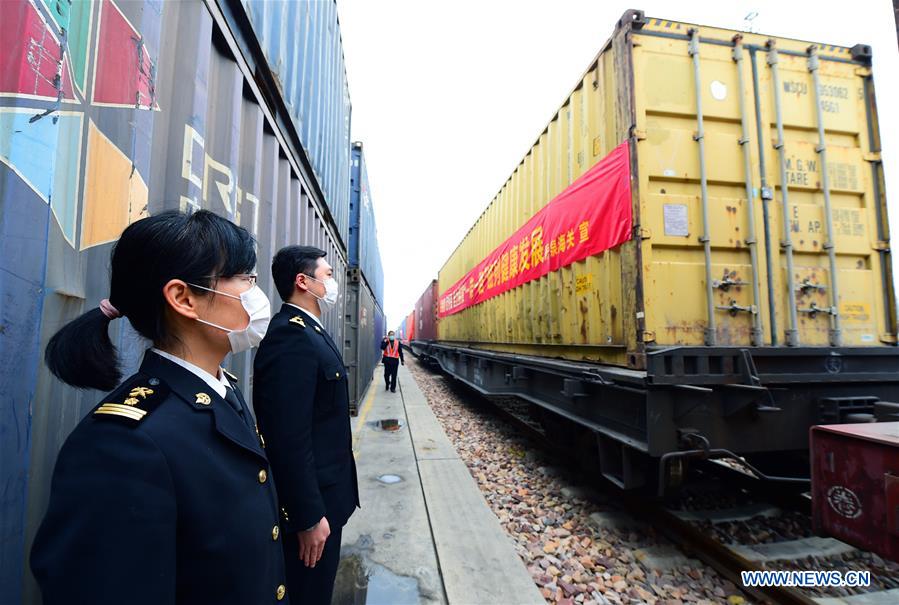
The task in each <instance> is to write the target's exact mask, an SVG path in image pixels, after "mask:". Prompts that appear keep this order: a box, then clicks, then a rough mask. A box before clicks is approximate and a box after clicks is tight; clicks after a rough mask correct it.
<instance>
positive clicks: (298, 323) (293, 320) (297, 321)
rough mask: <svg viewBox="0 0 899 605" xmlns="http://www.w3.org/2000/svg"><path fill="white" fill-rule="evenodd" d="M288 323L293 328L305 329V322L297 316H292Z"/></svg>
mask: <svg viewBox="0 0 899 605" xmlns="http://www.w3.org/2000/svg"><path fill="white" fill-rule="evenodd" d="M288 321H289V322H290V323H292V324H294V325H295V326H300V327H301V328H305V327H306V322H305V321H303V318H302V317H300V316H299V315H294V316H293V317H291V318H290V319H289V320H288Z"/></svg>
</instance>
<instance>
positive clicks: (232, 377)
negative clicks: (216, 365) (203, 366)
mask: <svg viewBox="0 0 899 605" xmlns="http://www.w3.org/2000/svg"><path fill="white" fill-rule="evenodd" d="M222 374H224V375H225V378H227V379H228V382H230V383H231V384H237V376H235V375H234V374H232V373H231V372H229V371H228V370H226V369H225V368H222Z"/></svg>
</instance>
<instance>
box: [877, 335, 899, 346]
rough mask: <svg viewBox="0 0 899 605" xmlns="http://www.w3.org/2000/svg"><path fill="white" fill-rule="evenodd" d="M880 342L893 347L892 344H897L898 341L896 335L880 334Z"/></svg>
mask: <svg viewBox="0 0 899 605" xmlns="http://www.w3.org/2000/svg"><path fill="white" fill-rule="evenodd" d="M880 342H882V343H886V344H890V345H894V344H896V343H897V342H899V339H897V338H896V335H895V334H881V335H880Z"/></svg>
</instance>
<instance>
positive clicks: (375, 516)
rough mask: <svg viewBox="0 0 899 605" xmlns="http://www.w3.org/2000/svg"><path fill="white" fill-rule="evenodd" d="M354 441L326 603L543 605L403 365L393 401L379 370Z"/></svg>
mask: <svg viewBox="0 0 899 605" xmlns="http://www.w3.org/2000/svg"><path fill="white" fill-rule="evenodd" d="M353 443H354V446H353V448H354V452H355V454H356V465H357V469H358V472H359V490H360V499H361V502H362V508H361V509H360V510H357V511H356V514H355V515H353V517H352V519H350V522H349V523H348V524H347V526H346V527H345V528H344V532H343V547H342V559H341V567H340V570H339V571H338V581H337V586H336V588H335V595H334V601H333V605H348V604H352V605H361V604H368V605H382V604H383V605H388V604H389V605H405V604H407V603H409V604H411V603H421V604H443V603H448V604H449V605H469V604H480V603H484V604H491V605H492V604H510V605H512V604H516V605H517V604H532V603H533V604H538V603H541V604H542V603H545V601H544V600H543V598H542V596H541V595H540V593H539V591H538V590H537V587H536V585H535V584H534V582H533V581H532V579H531V577H530V575H529V574H528V572H527V570H526V569H525V567H524V564H523V563H522V562H521V559H519V558H518V555H517V554H516V552H515V548H514V545H513V543H512V541H511V539H510V538H509V537H508V536H507V535H506V534H505V532H504V531H503V529H502V527H501V526H500V524H499V520H498V519H497V518H496V516H495V515H494V514H493V512H492V511H491V510H490V508H489V507H488V506H487V503H486V502H485V500H484V498H483V496H482V495H481V492H480V490H479V489H478V486H477V484H476V483H475V481H474V479H473V478H472V477H471V475H470V474H469V472H468V469H467V468H466V466H465V463H464V462H463V461H462V460H461V459H460V458H459V456H458V454H457V453H456V451H455V449H454V448H453V446H452V444H451V443H450V441H449V439H448V438H447V437H446V434H445V433H444V432H443V429H442V428H441V426H440V423H439V422H438V420H437V418H436V417H435V416H434V414H433V412H432V411H431V408H430V407H429V406H428V404H427V400H426V399H425V397H424V395H423V394H422V392H421V390H420V389H419V388H418V385H417V384H416V383H415V381H414V379H413V378H412V375H411V374H410V373H409V372H408V371H407V370H406V368H405V367H402V366H401V367H400V373H399V387H398V389H397V392H396V393H390V392H387V391H385V390H384V386H383V382H382V379H381V372H380V368H379V371H378V373H377V374H376V376H375V379H374V381H373V382H372V384H371V386H370V387H369V391H368V393H367V394H366V397H365V400H364V401H363V404H362V406H361V408H360V411H359V416H358V418H354V419H353Z"/></svg>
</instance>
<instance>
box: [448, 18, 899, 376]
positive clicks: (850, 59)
mask: <svg viewBox="0 0 899 605" xmlns="http://www.w3.org/2000/svg"><path fill="white" fill-rule="evenodd" d="M870 64H871V51H870V47H867V46H865V45H857V46H855V47H853V48H846V47H840V46H833V45H828V44H813V43H810V42H802V41H798V40H790V39H783V38H772V37H769V36H765V35H763V34H748V33H739V32H736V31H730V30H726V29H719V28H713V27H705V26H697V25H690V24H686V23H680V22H676V21H666V20H661V19H653V18H649V17H646V16H644V15H643V13H642V12H640V11H628V12H627V13H625V15H624V16H623V17H622V19H621V20H620V21H619V23H618V24H617V26H616V27H615V31H614V33H613V35H612V37H611V38H610V39H609V41H608V42H607V43H606V44H605V46H604V47H603V49H602V51H601V52H600V53H599V55H598V56H597V57H596V58H595V59H594V61H593V62H592V64H591V65H590V67H589V69H588V70H587V72H586V73H585V74H584V76H583V77H582V78H581V80H580V81H579V82H577V83H576V85H575V87H574V90H573V92H571V94H570V95H568V97H567V98H566V99H565V101H564V103H563V104H562V106H561V108H560V109H559V111H558V112H557V114H556V115H555V116H554V117H553V119H552V121H551V122H550V123H549V124H548V125H547V127H546V129H545V130H544V131H543V132H542V133H541V134H540V136H539V137H538V138H537V140H536V141H535V143H534V145H533V147H532V148H531V149H530V151H529V152H528V154H527V155H526V156H525V157H524V159H522V161H521V163H520V164H519V165H518V167H517V168H516V170H515V172H514V173H513V174H512V175H511V176H510V177H509V179H508V180H507V181H506V183H505V184H504V186H503V187H502V189H501V190H500V191H499V193H497V194H496V196H495V197H494V199H493V200H492V201H491V203H490V205H489V206H488V207H487V209H486V210H485V211H484V213H483V214H482V215H481V217H480V218H479V219H478V220H477V222H476V223H475V225H474V226H473V227H472V229H471V230H470V231H469V233H468V234H467V235H466V237H465V239H464V240H463V241H462V242H461V244H460V245H459V246H458V248H457V249H456V250H455V251H454V252H453V254H452V255H451V256H450V258H449V260H447V262H446V264H445V265H444V266H443V268H442V269H441V271H440V274H439V288H440V291H441V292H444V291H445V290H447V289H448V288H450V287H451V286H452V285H453V284H454V283H456V281H458V280H459V279H460V278H461V277H463V276H464V275H465V274H466V273H467V272H468V271H469V270H470V269H472V267H474V266H476V265H477V264H478V263H479V262H480V261H481V260H483V259H484V258H485V257H486V256H487V255H488V254H489V253H490V252H491V251H492V250H493V249H494V248H496V247H497V246H498V245H500V244H501V243H502V242H503V241H504V240H505V239H506V238H507V237H509V236H510V235H511V234H512V233H514V232H515V230H516V229H518V228H519V227H520V226H521V225H523V224H524V223H525V222H526V221H527V220H528V219H529V218H530V217H531V216H533V215H534V214H535V213H536V212H537V211H538V210H539V209H540V208H542V207H543V206H545V205H546V204H547V203H548V202H549V201H550V200H552V199H553V198H554V197H555V196H556V195H558V194H559V193H561V192H562V191H564V190H565V188H566V187H568V185H569V184H571V183H572V182H573V181H574V180H575V179H577V178H578V177H579V176H580V175H582V174H583V173H584V172H585V171H587V170H588V169H589V168H590V167H591V166H593V165H594V164H595V163H596V162H598V161H599V160H600V159H602V158H603V157H604V156H605V155H606V154H607V153H609V152H610V151H611V150H612V149H614V148H615V147H616V146H617V145H618V144H620V143H621V142H622V141H628V142H629V145H630V152H631V189H632V197H633V218H634V221H633V222H634V230H633V237H632V238H631V240H630V241H628V242H626V243H624V244H623V245H621V246H619V247H617V248H615V249H612V250H608V251H606V252H604V253H601V254H598V255H596V256H592V257H589V258H587V259H585V260H583V261H579V262H576V263H574V264H573V265H570V266H568V267H565V268H563V269H560V270H559V271H556V272H554V273H550V274H548V275H546V276H544V277H542V278H540V279H537V280H533V281H531V282H528V283H526V284H525V285H523V286H521V287H518V288H516V289H514V290H511V291H509V292H506V293H504V294H501V295H499V296H496V297H494V298H491V299H489V300H487V301H486V302H483V303H481V304H479V305H476V306H474V307H470V308H467V309H465V310H463V311H460V312H458V313H455V314H453V315H449V316H447V317H444V318H442V319H441V320H440V335H441V340H444V341H451V342H458V343H466V345H468V346H473V347H475V348H485V349H491V350H497V351H505V352H514V353H521V354H532V355H541V356H549V357H560V358H566V359H572V360H590V361H596V362H602V363H610V364H616V365H623V366H629V367H633V368H643V367H645V360H646V354H647V353H648V352H651V351H652V350H654V349H658V348H665V347H671V346H718V347H731V346H734V347H879V346H887V345H895V344H896V317H895V300H894V295H893V283H892V274H891V269H890V266H891V265H890V249H889V230H888V223H887V215H886V200H885V196H884V186H883V172H882V165H881V159H880V135H879V132H878V125H877V111H876V104H875V96H874V84H873V81H872V77H871V68H870Z"/></svg>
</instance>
